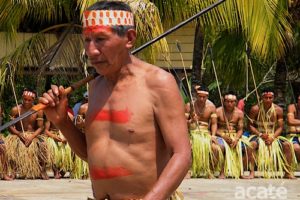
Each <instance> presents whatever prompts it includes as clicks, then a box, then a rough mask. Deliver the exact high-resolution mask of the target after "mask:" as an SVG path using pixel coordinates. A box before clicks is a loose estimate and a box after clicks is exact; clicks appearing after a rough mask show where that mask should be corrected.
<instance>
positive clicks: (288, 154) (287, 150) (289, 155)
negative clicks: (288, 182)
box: [282, 141, 296, 179]
mask: <svg viewBox="0 0 300 200" xmlns="http://www.w3.org/2000/svg"><path fill="white" fill-rule="evenodd" d="M282 151H283V153H284V155H285V158H286V161H287V163H286V169H287V170H285V175H284V178H288V179H295V178H296V177H295V176H294V173H293V172H292V171H293V170H292V159H293V153H294V152H292V148H291V144H290V143H289V142H287V141H283V142H282Z"/></svg>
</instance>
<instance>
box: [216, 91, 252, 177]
mask: <svg viewBox="0 0 300 200" xmlns="http://www.w3.org/2000/svg"><path fill="white" fill-rule="evenodd" d="M236 103H237V98H236V95H235V93H234V92H233V91H229V92H227V93H225V94H224V96H223V106H224V107H223V106H221V107H219V108H217V116H218V130H217V135H218V138H217V140H218V143H219V145H220V146H221V149H222V152H223V154H224V162H223V163H222V168H221V171H220V175H219V178H221V179H224V178H225V177H233V178H240V177H242V178H246V176H244V175H243V174H244V165H245V166H246V164H245V163H243V152H244V155H245V156H248V154H249V153H252V152H251V148H250V147H249V143H248V139H247V138H246V137H245V136H243V135H242V134H243V126H244V125H243V123H244V122H243V121H244V113H243V112H242V111H241V110H240V109H238V108H237V107H236Z"/></svg>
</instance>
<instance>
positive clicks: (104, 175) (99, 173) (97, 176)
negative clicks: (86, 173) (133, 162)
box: [90, 167, 132, 180]
mask: <svg viewBox="0 0 300 200" xmlns="http://www.w3.org/2000/svg"><path fill="white" fill-rule="evenodd" d="M131 174H132V173H131V172H130V171H129V170H127V169H125V168H124V167H106V168H100V167H90V175H91V179H92V180H101V179H112V178H117V177H123V176H129V175H131Z"/></svg>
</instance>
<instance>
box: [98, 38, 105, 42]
mask: <svg viewBox="0 0 300 200" xmlns="http://www.w3.org/2000/svg"><path fill="white" fill-rule="evenodd" d="M103 40H104V38H101V37H98V38H96V42H101V41H103Z"/></svg>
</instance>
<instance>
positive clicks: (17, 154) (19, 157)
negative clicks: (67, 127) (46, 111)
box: [5, 88, 48, 179]
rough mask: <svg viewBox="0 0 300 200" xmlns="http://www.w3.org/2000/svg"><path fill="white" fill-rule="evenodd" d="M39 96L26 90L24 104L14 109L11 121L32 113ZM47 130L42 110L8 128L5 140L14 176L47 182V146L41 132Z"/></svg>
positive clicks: (23, 94)
mask: <svg viewBox="0 0 300 200" xmlns="http://www.w3.org/2000/svg"><path fill="white" fill-rule="evenodd" d="M35 98H36V93H35V91H34V90H32V89H28V88H25V89H24V90H23V93H22V104H20V105H17V106H15V107H13V108H12V109H11V113H10V116H11V119H15V118H17V117H18V116H19V115H22V114H23V113H25V112H27V111H29V110H30V109H31V108H32V106H33V105H34V100H35ZM43 128H44V118H43V111H39V112H37V113H35V114H32V115H30V116H29V117H27V118H25V119H23V120H22V121H20V122H18V123H16V124H15V125H13V126H10V127H9V132H10V133H11V134H9V135H8V136H7V137H6V138H5V143H6V145H7V146H6V147H7V157H8V160H9V168H10V170H11V171H12V177H13V178H14V177H15V174H16V173H18V174H19V176H20V177H23V178H40V177H41V178H42V179H48V175H47V173H46V160H47V145H46V143H45V141H44V137H43V136H41V133H42V131H43Z"/></svg>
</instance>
